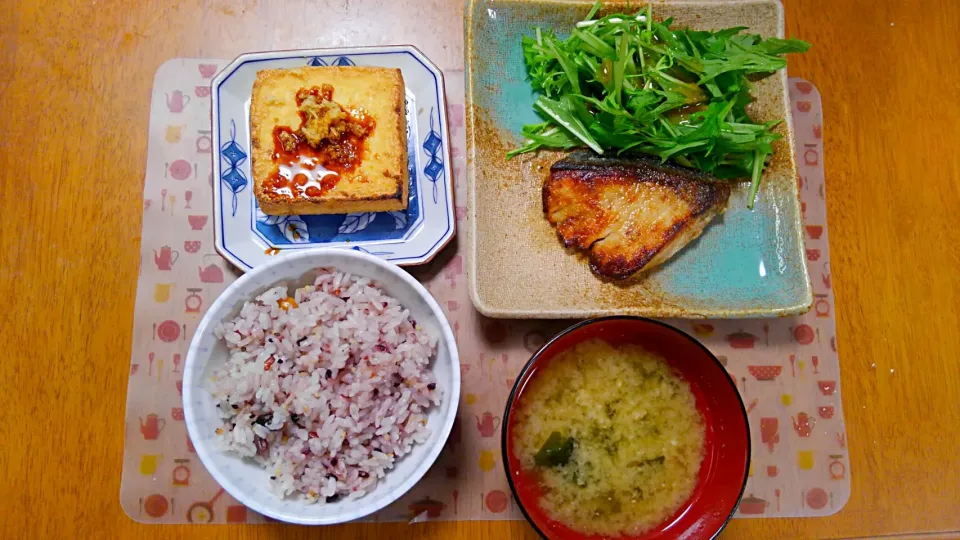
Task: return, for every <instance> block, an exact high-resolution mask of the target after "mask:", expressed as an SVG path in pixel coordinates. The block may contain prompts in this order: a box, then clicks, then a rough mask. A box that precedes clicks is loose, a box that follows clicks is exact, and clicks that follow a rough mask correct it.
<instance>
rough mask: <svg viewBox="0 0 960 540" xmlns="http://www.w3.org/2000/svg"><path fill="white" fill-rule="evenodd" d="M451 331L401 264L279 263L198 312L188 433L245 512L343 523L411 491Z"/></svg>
mask: <svg viewBox="0 0 960 540" xmlns="http://www.w3.org/2000/svg"><path fill="white" fill-rule="evenodd" d="M459 387H460V380H459V361H458V358H457V351H456V344H455V342H454V339H453V335H452V331H451V330H450V327H449V325H448V323H447V322H446V320H445V318H444V316H443V313H442V311H441V310H440V308H439V306H438V305H437V304H436V302H435V301H434V300H433V298H432V297H430V295H429V293H428V292H427V291H426V290H425V289H424V288H423V287H422V286H421V285H420V284H419V283H417V282H416V281H415V280H414V279H413V278H412V277H411V276H409V275H408V274H406V272H404V271H403V270H401V269H399V268H398V267H396V266H393V265H392V264H390V263H386V262H384V261H382V260H380V259H377V258H375V257H373V256H370V255H366V254H364V253H359V252H356V251H347V250H338V249H325V250H311V251H308V252H301V253H296V254H292V255H288V256H283V257H278V258H277V260H276V261H275V262H273V263H271V264H269V265H266V266H263V267H258V268H257V269H255V270H253V271H251V272H249V273H248V274H246V275H244V276H243V277H241V278H240V279H239V280H237V282H235V283H234V284H232V285H231V286H230V287H229V288H228V289H227V290H226V291H225V292H224V293H223V294H222V295H221V297H220V298H219V299H218V300H217V301H216V302H215V303H214V305H213V306H212V307H211V308H210V310H209V311H208V313H207V314H206V315H205V316H204V319H203V320H202V321H201V323H200V326H199V327H198V329H197V333H196V335H195V336H194V339H193V341H192V342H191V346H190V351H189V353H188V355H187V362H186V365H185V372H184V384H183V395H184V410H185V416H186V421H187V428H188V431H189V433H190V437H191V439H192V441H193V444H194V446H195V447H196V449H197V453H198V455H199V456H200V458H201V461H203V463H204V465H205V466H206V467H207V470H208V471H210V473H211V474H212V475H213V476H214V477H215V478H216V479H217V481H218V482H219V483H220V484H221V485H222V486H223V487H224V488H225V489H226V491H227V492H228V493H230V494H231V495H232V496H234V497H235V498H236V499H238V500H239V501H240V502H242V503H243V504H245V505H247V506H249V507H250V508H251V509H253V510H255V511H257V512H260V513H262V514H265V515H268V516H270V517H274V518H276V519H280V520H284V521H290V522H294V523H303V524H327V523H339V522H343V521H349V520H353V519H356V518H359V517H362V516H364V515H367V514H369V513H372V512H375V511H376V510H378V509H380V508H383V507H384V506H386V505H387V504H389V503H390V502H393V501H394V500H396V499H397V498H399V497H400V496H401V495H402V494H403V493H404V492H406V491H407V490H409V488H410V487H412V486H413V484H414V483H416V481H418V480H419V479H420V478H421V477H422V476H423V474H425V473H426V471H427V469H429V467H430V465H431V464H432V463H433V461H434V460H435V459H436V457H437V455H438V454H439V452H440V450H441V449H442V446H443V444H444V442H445V441H446V438H447V436H448V435H449V433H450V429H451V428H452V424H453V420H454V418H455V416H456V407H457V402H458V400H459V390H460V388H459Z"/></svg>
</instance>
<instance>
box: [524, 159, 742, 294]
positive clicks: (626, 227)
mask: <svg viewBox="0 0 960 540" xmlns="http://www.w3.org/2000/svg"><path fill="white" fill-rule="evenodd" d="M729 197H730V184H728V183H727V182H720V181H715V180H713V179H712V177H710V176H709V175H706V174H704V173H702V172H700V171H695V170H693V169H688V168H685V167H680V166H677V165H672V164H664V163H661V162H660V160H659V159H653V158H635V159H633V158H632V159H621V158H606V157H600V156H597V155H596V154H594V153H592V152H589V151H580V152H574V153H572V154H570V155H569V156H568V157H566V158H564V159H562V160H560V161H558V162H556V163H554V164H553V166H552V167H551V168H550V179H549V180H547V181H546V183H544V185H543V211H544V213H546V215H547V219H548V220H549V221H550V223H552V224H553V225H554V226H555V227H556V229H557V234H558V235H559V236H560V239H561V240H562V241H563V244H564V245H565V246H566V247H568V248H578V249H581V250H584V251H587V252H588V253H589V258H590V268H591V270H593V272H594V273H595V274H597V275H598V276H600V277H603V278H607V279H613V280H624V279H629V278H632V277H635V276H637V275H638V274H640V273H641V272H643V271H645V270H649V269H651V268H653V267H655V266H657V265H659V264H662V263H663V262H664V261H666V260H667V259H669V258H670V257H672V256H673V255H674V254H675V253H676V252H678V251H680V250H681V249H682V248H683V247H684V246H685V245H687V244H689V243H690V242H691V241H693V240H694V239H695V238H697V237H698V236H700V233H701V232H703V229H704V227H706V225H707V223H709V222H710V220H711V219H713V218H714V216H716V215H718V214H721V213H723V211H724V210H725V209H726V207H727V199H729Z"/></svg>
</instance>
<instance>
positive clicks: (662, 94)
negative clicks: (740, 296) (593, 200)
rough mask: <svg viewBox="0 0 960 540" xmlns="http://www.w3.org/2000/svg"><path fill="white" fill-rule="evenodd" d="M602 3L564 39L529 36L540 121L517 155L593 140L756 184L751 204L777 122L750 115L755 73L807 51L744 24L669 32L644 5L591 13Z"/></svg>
mask: <svg viewBox="0 0 960 540" xmlns="http://www.w3.org/2000/svg"><path fill="white" fill-rule="evenodd" d="M599 10H600V2H599V1H598V2H597V3H596V4H594V6H593V8H592V9H591V10H590V13H589V14H588V15H587V17H586V19H585V20H583V21H581V22H579V23H577V25H576V27H575V28H574V29H573V31H572V32H571V33H570V35H569V37H567V38H566V39H561V38H559V37H557V36H556V35H555V34H554V33H553V32H552V31H551V30H542V29H540V28H537V29H536V33H535V35H534V36H525V37H524V38H523V55H524V59H525V60H526V65H527V71H528V77H529V80H530V84H531V85H532V86H533V89H534V90H535V91H536V92H538V93H539V96H538V97H537V100H536V102H535V103H534V107H535V109H536V110H537V112H538V113H539V114H540V115H541V116H542V117H543V119H544V122H541V123H538V124H530V125H526V126H524V127H523V135H524V136H525V137H526V139H527V141H526V143H525V144H524V145H523V146H522V147H520V148H517V149H516V150H513V151H511V152H509V153H508V154H507V155H508V157H513V156H516V155H518V154H522V153H525V152H531V151H534V150H537V149H540V148H550V149H561V150H566V149H570V148H573V147H577V146H587V147H589V148H591V149H592V150H593V151H594V152H596V153H598V154H604V153H605V152H616V153H618V154H623V153H630V152H639V153H643V154H650V155H654V156H659V157H660V158H661V159H663V160H668V159H669V160H673V161H675V162H677V163H679V164H681V165H685V166H687V167H693V168H696V169H700V170H702V171H704V172H707V173H710V174H712V175H714V176H716V177H717V178H747V177H749V178H750V179H751V180H752V187H751V191H750V198H749V201H750V202H749V206H750V208H753V202H754V200H755V198H756V194H757V190H758V189H759V187H760V178H761V176H762V174H763V168H764V165H765V162H766V160H767V158H768V157H769V156H770V155H771V154H772V152H773V146H772V143H773V141H775V140H777V139H779V138H780V135H779V134H777V133H774V131H773V128H774V127H775V126H776V125H777V124H778V123H779V122H780V121H779V120H778V121H772V122H766V123H763V124H758V123H756V122H754V121H752V120H751V119H750V117H749V115H747V111H746V106H747V105H748V104H749V103H750V102H751V101H752V98H751V97H750V90H751V88H752V85H751V83H750V80H751V79H754V80H756V79H757V78H760V77H762V76H765V75H769V74H771V73H773V72H775V71H776V70H778V69H781V68H783V67H785V66H786V63H787V61H786V59H785V58H783V55H784V54H786V53H792V52H804V51H806V50H807V49H809V48H810V44H809V43H807V42H805V41H801V40H797V39H778V38H769V39H763V38H761V37H760V36H758V35H753V34H745V33H743V30H745V29H746V27H736V28H728V29H725V30H720V31H717V32H705V31H697V30H689V29H675V28H671V27H670V26H671V24H672V22H673V21H672V19H667V20H664V21H662V22H656V21H654V19H653V15H652V10H651V8H650V6H649V5H648V6H647V7H646V9H645V10H641V12H640V13H638V14H636V15H625V14H611V15H607V16H606V17H601V18H598V19H594V17H595V16H596V15H597V13H598V12H599Z"/></svg>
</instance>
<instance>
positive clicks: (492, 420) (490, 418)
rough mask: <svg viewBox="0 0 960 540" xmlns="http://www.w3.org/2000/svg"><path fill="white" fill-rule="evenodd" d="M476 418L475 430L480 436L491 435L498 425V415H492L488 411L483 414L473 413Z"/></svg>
mask: <svg viewBox="0 0 960 540" xmlns="http://www.w3.org/2000/svg"><path fill="white" fill-rule="evenodd" d="M473 417H474V418H476V419H477V431H479V432H480V436H481V437H493V435H494V433H495V432H496V429H497V428H498V427H500V417H499V416H494V415H493V414H491V413H489V412H485V413H483V416H482V417H480V416H477V415H473Z"/></svg>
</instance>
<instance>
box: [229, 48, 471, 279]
mask: <svg viewBox="0 0 960 540" xmlns="http://www.w3.org/2000/svg"><path fill="white" fill-rule="evenodd" d="M304 65H310V66H327V65H332V66H353V65H357V66H381V67H394V68H399V69H400V70H401V71H402V72H403V80H404V84H405V85H406V110H407V153H408V156H409V158H408V159H409V162H408V165H407V166H408V168H409V172H410V190H409V191H410V198H409V203H408V205H407V209H406V210H405V211H399V212H360V213H354V214H326V215H316V216H307V215H304V216H270V215H266V214H264V213H263V212H262V211H260V209H259V207H258V205H257V199H256V197H254V195H253V186H252V183H253V176H252V174H251V171H250V160H249V155H250V94H251V92H252V90H253V82H254V79H255V78H256V76H257V72H258V71H260V70H262V69H276V68H291V67H300V66H304ZM211 88H212V92H211V93H212V111H211V114H212V121H213V142H214V148H218V149H219V153H218V154H217V155H216V156H215V157H214V160H213V177H214V178H213V180H214V182H213V206H214V212H213V214H214V239H215V243H216V248H217V251H218V252H219V253H220V254H221V255H223V256H224V257H225V258H226V259H227V260H229V261H230V262H232V263H233V264H234V265H236V266H237V267H238V268H240V269H242V270H248V269H250V268H253V267H255V266H257V265H259V264H263V263H265V262H267V261H268V260H269V259H270V257H271V256H272V255H276V254H278V253H280V252H285V251H292V250H300V249H309V248H312V247H321V246H322V247H343V248H345V249H354V250H357V251H363V252H365V253H371V254H373V255H378V256H380V257H383V258H384V259H386V260H388V261H392V262H394V263H396V264H399V265H416V264H423V263H425V262H427V261H429V260H430V259H431V258H433V256H434V255H435V254H436V253H437V252H438V251H440V250H441V249H443V247H444V246H445V245H446V244H447V243H448V242H450V240H451V239H452V238H453V235H454V234H455V220H454V203H453V183H452V173H451V169H450V166H449V163H450V139H449V130H448V128H447V118H446V97H445V96H444V93H443V92H444V91H443V75H442V73H441V72H440V69H439V68H437V66H435V65H434V64H433V63H432V62H431V61H430V60H428V59H427V57H426V56H424V55H423V53H421V52H420V51H419V50H417V49H416V48H414V47H411V46H408V45H400V46H387V47H363V48H357V47H351V48H344V49H310V50H297V51H277V52H262V53H248V54H244V55H241V56H240V57H238V58H237V59H236V60H234V61H233V62H231V63H230V64H229V65H228V66H227V67H226V68H224V70H223V71H221V72H220V73H219V74H218V75H217V76H216V77H215V78H214V80H213V83H212V85H211Z"/></svg>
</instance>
